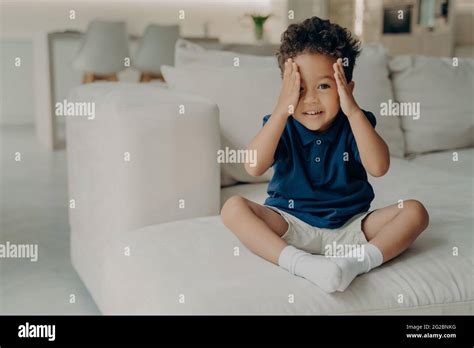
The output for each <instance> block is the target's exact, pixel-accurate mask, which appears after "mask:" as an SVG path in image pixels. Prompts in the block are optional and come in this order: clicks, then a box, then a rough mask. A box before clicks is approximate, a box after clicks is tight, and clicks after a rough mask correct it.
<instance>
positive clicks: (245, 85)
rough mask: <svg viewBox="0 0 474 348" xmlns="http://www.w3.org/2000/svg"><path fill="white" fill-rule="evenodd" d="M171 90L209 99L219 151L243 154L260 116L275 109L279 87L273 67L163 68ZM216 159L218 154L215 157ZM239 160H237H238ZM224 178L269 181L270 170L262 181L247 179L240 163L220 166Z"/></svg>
mask: <svg viewBox="0 0 474 348" xmlns="http://www.w3.org/2000/svg"><path fill="white" fill-rule="evenodd" d="M162 72H163V76H164V78H165V80H166V82H167V83H168V84H169V86H170V88H172V89H175V90H177V91H178V92H183V93H190V94H196V95H200V96H203V97H206V98H208V99H209V100H211V101H213V102H215V103H216V104H217V105H218V107H219V121H220V126H221V139H222V143H221V149H222V150H226V148H228V149H229V150H230V151H232V150H244V149H246V147H247V145H248V144H249V143H250V141H251V140H252V138H253V137H254V136H255V135H256V134H257V132H258V131H259V130H260V128H261V127H262V119H263V116H264V115H266V114H268V113H271V111H272V110H273V109H274V107H275V103H276V100H277V98H278V93H279V89H280V85H281V79H280V73H279V70H278V69H277V68H276V67H273V68H262V69H243V68H239V67H214V66H206V65H198V64H189V65H186V66H183V67H181V68H173V67H170V66H163V67H162ZM216 157H217V154H216ZM237 160H238V159H237ZM222 169H223V174H227V175H230V176H231V177H232V178H233V179H234V180H237V181H240V182H262V181H268V180H270V178H271V176H272V174H273V170H272V168H270V169H269V170H268V171H267V172H266V173H265V174H264V175H262V176H261V177H253V176H251V175H249V174H248V173H247V172H246V170H245V168H244V165H243V163H242V162H240V163H223V166H222Z"/></svg>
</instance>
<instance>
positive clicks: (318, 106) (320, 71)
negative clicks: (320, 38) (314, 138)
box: [293, 53, 340, 131]
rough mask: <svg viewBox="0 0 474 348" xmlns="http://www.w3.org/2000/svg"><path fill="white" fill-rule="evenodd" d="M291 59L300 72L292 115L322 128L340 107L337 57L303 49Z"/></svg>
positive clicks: (317, 129) (321, 129)
mask: <svg viewBox="0 0 474 348" xmlns="http://www.w3.org/2000/svg"><path fill="white" fill-rule="evenodd" d="M293 60H294V61H295V63H296V64H297V65H298V71H299V72H300V76H301V86H300V99H299V101H298V105H297V106H296V109H295V112H294V113H293V117H294V118H295V119H296V120H297V121H299V122H300V123H301V124H303V125H304V126H305V127H306V128H308V129H310V130H313V131H325V130H326V129H328V128H329V126H330V125H331V124H332V122H333V121H334V119H335V118H336V116H337V114H338V112H339V109H340V105H339V94H338V92H337V84H336V80H335V79H334V68H333V64H334V63H335V62H336V58H334V57H331V56H327V55H324V54H308V53H304V54H300V55H297V56H296V57H294V58H293Z"/></svg>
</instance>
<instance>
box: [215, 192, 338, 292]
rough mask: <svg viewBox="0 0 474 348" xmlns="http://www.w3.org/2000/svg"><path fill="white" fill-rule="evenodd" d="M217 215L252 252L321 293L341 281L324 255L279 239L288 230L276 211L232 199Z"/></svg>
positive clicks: (333, 265)
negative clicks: (298, 247) (311, 252)
mask: <svg viewBox="0 0 474 348" xmlns="http://www.w3.org/2000/svg"><path fill="white" fill-rule="evenodd" d="M221 216H222V220H223V222H224V224H225V225H226V226H227V227H228V228H229V229H230V230H231V231H232V232H233V233H234V234H235V235H236V236H237V237H238V238H239V239H240V241H241V242H242V243H243V244H244V245H245V246H246V247H247V248H249V249H250V250H251V251H252V252H253V253H255V254H257V255H259V256H261V257H263V258H264V259H266V260H268V261H270V262H272V263H274V264H276V265H278V266H280V267H283V268H284V269H286V270H287V271H289V272H290V273H292V274H295V275H297V276H300V277H303V278H306V279H307V280H309V281H311V282H312V283H314V284H316V285H318V286H319V287H320V288H322V289H323V290H324V291H327V292H334V291H336V289H337V287H338V285H339V284H340V282H341V271H340V270H339V268H338V266H337V265H336V264H335V263H333V262H332V261H331V260H329V259H328V258H327V257H325V256H322V255H311V254H310V253H307V252H305V251H303V250H300V249H297V248H295V247H294V246H292V245H288V244H287V243H286V242H285V241H284V240H283V239H282V238H281V236H282V235H283V234H284V233H285V232H286V231H287V230H288V223H287V222H286V221H285V219H284V218H283V217H282V216H281V215H280V214H278V213H277V212H275V211H273V210H271V209H269V208H267V207H264V206H261V205H259V204H257V203H254V202H251V201H249V200H247V199H245V198H242V197H238V196H234V197H231V198H230V199H229V200H228V201H227V202H226V203H225V204H224V207H223V208H222V211H221Z"/></svg>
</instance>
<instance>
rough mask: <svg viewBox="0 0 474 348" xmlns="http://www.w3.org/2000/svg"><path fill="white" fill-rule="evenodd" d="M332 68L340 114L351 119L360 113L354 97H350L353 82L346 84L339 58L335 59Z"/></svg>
mask: <svg viewBox="0 0 474 348" xmlns="http://www.w3.org/2000/svg"><path fill="white" fill-rule="evenodd" d="M333 68H334V78H335V79H336V83H337V92H338V93H339V100H340V104H341V109H342V112H344V114H345V115H346V116H347V117H351V116H352V115H354V114H355V113H357V112H358V111H360V108H359V105H357V103H356V101H355V99H354V96H353V95H352V91H353V90H354V81H351V82H350V83H347V80H346V76H345V74H344V68H343V67H342V59H341V58H338V59H337V61H336V63H334V64H333Z"/></svg>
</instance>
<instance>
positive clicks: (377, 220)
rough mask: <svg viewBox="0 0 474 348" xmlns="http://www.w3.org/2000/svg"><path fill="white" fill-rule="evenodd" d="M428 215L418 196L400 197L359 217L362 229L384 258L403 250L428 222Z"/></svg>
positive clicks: (392, 256) (385, 259) (384, 259)
mask: <svg viewBox="0 0 474 348" xmlns="http://www.w3.org/2000/svg"><path fill="white" fill-rule="evenodd" d="M428 222H429V215H428V212H427V211H426V209H425V207H424V206H423V204H421V203H420V202H419V201H417V200H413V199H410V200H406V201H403V207H399V206H398V204H393V205H389V206H387V207H385V208H381V209H377V210H375V211H374V212H372V213H370V214H369V215H368V216H367V217H366V218H364V220H363V221H362V230H363V232H364V234H365V236H366V238H367V240H368V241H369V242H370V244H373V245H375V246H376V247H377V248H379V250H380V251H381V252H382V255H383V262H386V261H388V260H390V259H392V258H394V257H395V256H397V255H399V254H400V253H402V252H403V251H404V250H405V249H407V248H408V247H409V246H410V244H412V243H413V242H414V241H415V239H416V238H417V237H418V236H419V235H420V233H421V232H423V231H424V230H425V229H426V227H427V226H428Z"/></svg>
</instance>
